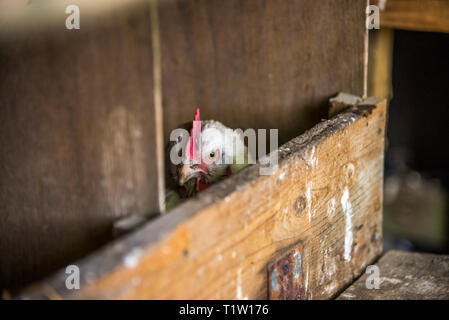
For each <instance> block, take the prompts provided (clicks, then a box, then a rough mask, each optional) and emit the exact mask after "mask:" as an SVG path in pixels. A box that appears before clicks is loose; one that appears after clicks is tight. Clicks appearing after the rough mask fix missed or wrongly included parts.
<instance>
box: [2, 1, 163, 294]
mask: <svg viewBox="0 0 449 320" xmlns="http://www.w3.org/2000/svg"><path fill="white" fill-rule="evenodd" d="M149 13H150V11H149V9H148V7H147V6H146V7H144V8H143V9H142V10H141V11H139V12H137V13H136V12H134V13H132V14H131V13H129V12H127V13H126V14H123V13H122V12H116V11H113V10H112V11H111V12H110V13H109V14H107V15H104V16H102V17H101V18H98V19H96V20H95V21H90V22H87V21H83V22H82V28H81V29H80V30H79V31H76V30H70V31H69V30H66V29H65V25H64V20H63V22H62V23H61V25H60V29H54V30H53V31H52V32H48V33H39V34H38V35H36V34H33V35H32V36H30V37H25V38H20V39H17V40H15V41H3V42H1V43H0V69H1V73H0V118H1V123H2V125H1V126H0V139H1V140H0V163H1V170H0V181H1V186H0V208H1V209H0V211H1V215H0V259H1V263H0V287H2V286H4V287H16V286H19V285H22V284H24V283H26V282H27V281H30V280H36V279H37V278H39V277H42V276H43V275H45V274H47V273H48V272H49V271H53V270H57V269H58V268H59V267H61V266H63V265H64V264H67V263H68V262H70V261H73V260H75V259H77V258H79V257H81V256H82V255H85V254H86V253H87V252H89V251H91V250H92V249H95V248H97V247H98V246H99V245H101V244H103V243H104V242H105V241H107V240H109V239H110V238H111V234H110V233H111V224H112V222H113V221H114V220H115V219H116V218H118V217H121V216H124V215H127V214H131V213H138V214H144V213H145V214H147V213H150V212H155V211H158V205H157V204H158V202H157V187H156V179H155V176H156V164H155V161H156V160H155V147H154V141H155V138H154V137H155V129H154V117H153V114H154V110H153V90H152V89H153V82H152V75H153V70H152V48H151V28H150V21H149Z"/></svg>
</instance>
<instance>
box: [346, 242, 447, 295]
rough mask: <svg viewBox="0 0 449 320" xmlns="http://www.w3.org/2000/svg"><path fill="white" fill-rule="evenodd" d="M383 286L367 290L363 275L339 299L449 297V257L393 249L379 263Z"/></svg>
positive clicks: (381, 284)
mask: <svg viewBox="0 0 449 320" xmlns="http://www.w3.org/2000/svg"><path fill="white" fill-rule="evenodd" d="M375 265H376V266H377V267H379V275H380V284H379V289H377V290H376V289H371V290H369V289H367V288H366V279H367V277H368V276H369V275H371V273H370V274H365V275H363V276H362V277H360V278H359V279H358V280H357V281H356V282H355V283H354V284H352V285H351V286H350V287H349V288H347V289H346V290H345V291H344V292H343V293H342V294H341V295H340V296H339V297H338V299H339V300H373V299H374V300H424V299H429V300H436V299H438V300H448V299H449V256H447V255H436V254H428V253H417V252H404V251H394V250H393V251H389V252H387V253H386V254H385V255H384V256H383V257H382V258H381V259H380V260H379V261H378V262H377V263H376V264H375Z"/></svg>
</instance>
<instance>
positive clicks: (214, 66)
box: [160, 0, 367, 143]
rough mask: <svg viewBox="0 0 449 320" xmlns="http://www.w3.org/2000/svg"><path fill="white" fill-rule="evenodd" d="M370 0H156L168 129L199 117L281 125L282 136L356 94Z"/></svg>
mask: <svg viewBox="0 0 449 320" xmlns="http://www.w3.org/2000/svg"><path fill="white" fill-rule="evenodd" d="M366 3H367V1H366V0H355V1H354V0H351V1H338V3H336V2H335V1H334V0H321V1H309V0H291V1H285V0H270V1H260V0H246V1H240V0H226V1H223V0H200V1H186V0H179V1H169V2H164V4H163V5H161V6H160V22H161V46H162V71H163V75H164V76H163V88H164V90H163V95H164V97H163V101H164V120H165V122H164V128H165V135H166V136H167V137H168V134H169V133H170V132H171V130H173V129H175V128H177V127H178V126H179V124H181V123H185V122H187V121H191V120H192V118H193V114H194V111H195V108H196V107H197V106H199V107H201V115H202V117H203V118H204V119H217V120H220V121H221V122H223V123H224V124H226V125H227V126H229V127H231V128H242V129H246V128H279V138H280V141H281V143H284V142H286V141H288V140H290V139H292V138H293V137H296V136H297V135H298V133H300V132H304V131H305V130H307V129H310V128H311V127H312V126H313V125H315V124H316V123H317V122H319V121H320V120H321V119H322V118H326V117H327V101H328V99H329V98H330V97H332V96H334V95H335V94H337V93H338V92H340V91H345V92H351V93H353V94H356V95H358V96H362V95H363V94H364V92H363V86H364V77H363V76H364V55H365V51H364V49H365V36H366V34H365V28H363V26H364V25H365V24H364V23H365V22H364V21H365V7H366Z"/></svg>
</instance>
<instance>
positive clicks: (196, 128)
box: [190, 108, 201, 163]
mask: <svg viewBox="0 0 449 320" xmlns="http://www.w3.org/2000/svg"><path fill="white" fill-rule="evenodd" d="M200 133H201V119H200V108H196V112H195V118H193V124H192V130H190V139H191V140H190V160H194V161H195V160H196V162H198V163H199V161H200V159H198V154H199V152H198V149H199V144H200V141H198V137H199V135H200Z"/></svg>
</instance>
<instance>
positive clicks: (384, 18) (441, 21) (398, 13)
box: [371, 0, 449, 32]
mask: <svg viewBox="0 0 449 320" xmlns="http://www.w3.org/2000/svg"><path fill="white" fill-rule="evenodd" d="M371 3H372V4H374V5H378V6H379V9H380V26H381V28H394V29H406V30H415V31H434V32H449V1H447V0H388V1H385V0H375V1H372V2H371Z"/></svg>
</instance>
